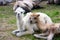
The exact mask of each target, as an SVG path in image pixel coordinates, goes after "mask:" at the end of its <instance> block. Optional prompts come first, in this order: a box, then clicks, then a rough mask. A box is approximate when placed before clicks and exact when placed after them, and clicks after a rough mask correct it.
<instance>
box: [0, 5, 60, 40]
mask: <svg viewBox="0 0 60 40" xmlns="http://www.w3.org/2000/svg"><path fill="white" fill-rule="evenodd" d="M32 12H43V13H46V14H47V15H49V16H50V17H51V19H52V20H53V22H60V6H59V5H45V6H44V8H43V9H34V10H32ZM15 29H16V18H15V14H14V12H13V10H12V6H0V35H4V36H3V37H2V36H1V37H2V38H1V39H0V40H38V39H37V38H35V37H34V36H33V35H25V36H22V37H16V36H15V35H12V34H11V32H12V31H13V30H15ZM39 40H43V39H39ZM54 40H60V35H57V36H56V35H55V37H54Z"/></svg>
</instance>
